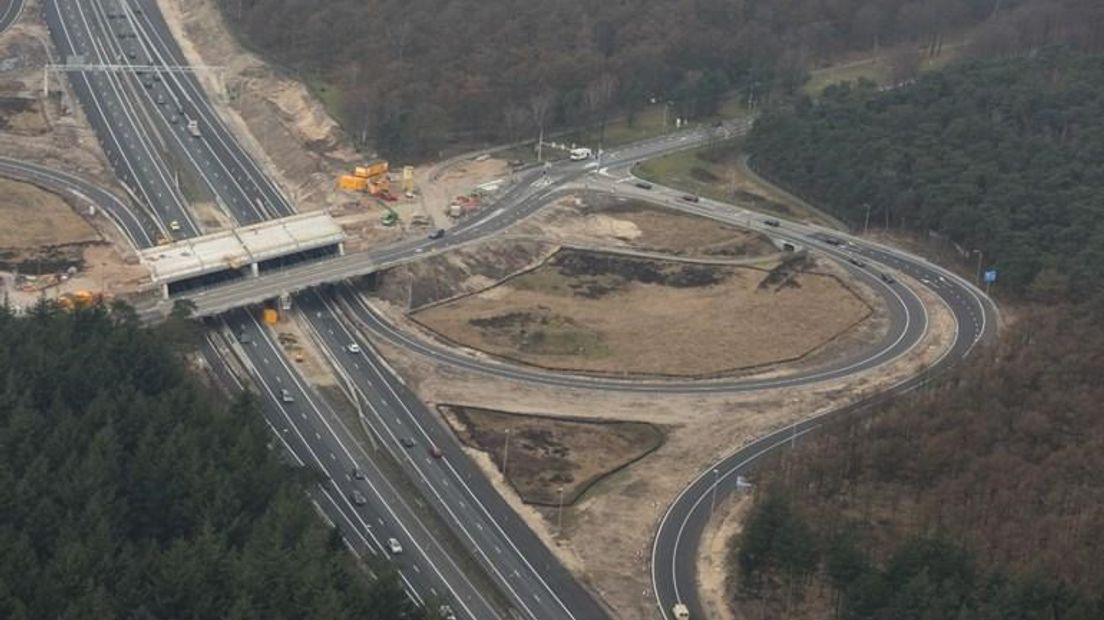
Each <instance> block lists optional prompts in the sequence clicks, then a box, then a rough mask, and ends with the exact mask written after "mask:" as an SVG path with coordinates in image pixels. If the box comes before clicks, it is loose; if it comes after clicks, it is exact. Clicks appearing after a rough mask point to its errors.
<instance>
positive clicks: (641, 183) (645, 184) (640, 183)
mask: <svg viewBox="0 0 1104 620" xmlns="http://www.w3.org/2000/svg"><path fill="white" fill-rule="evenodd" d="M634 185H636V186H637V187H639V188H640V189H652V184H651V183H649V182H647V181H637V182H636V183H634Z"/></svg>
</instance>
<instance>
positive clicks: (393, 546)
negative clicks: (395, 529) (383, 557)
mask: <svg viewBox="0 0 1104 620" xmlns="http://www.w3.org/2000/svg"><path fill="white" fill-rule="evenodd" d="M387 548H388V549H390V550H391V555H399V554H400V553H402V545H401V544H399V541H398V539H396V538H388V539H387Z"/></svg>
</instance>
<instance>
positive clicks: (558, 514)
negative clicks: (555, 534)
mask: <svg viewBox="0 0 1104 620" xmlns="http://www.w3.org/2000/svg"><path fill="white" fill-rule="evenodd" d="M563 492H564V488H563V486H561V487H560V507H559V510H557V511H556V529H557V530H559V531H560V533H559V535H560V536H563Z"/></svg>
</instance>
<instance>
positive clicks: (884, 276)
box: [881, 273, 897, 284]
mask: <svg viewBox="0 0 1104 620" xmlns="http://www.w3.org/2000/svg"><path fill="white" fill-rule="evenodd" d="M881 277H882V282H885V283H886V284H893V283H894V282H896V281H897V280H895V279H894V278H893V276H891V275H889V274H888V273H883V274H881Z"/></svg>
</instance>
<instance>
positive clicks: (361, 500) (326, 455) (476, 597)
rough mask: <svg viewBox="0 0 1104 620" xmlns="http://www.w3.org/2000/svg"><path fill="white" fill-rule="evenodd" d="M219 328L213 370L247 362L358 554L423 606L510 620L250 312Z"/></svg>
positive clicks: (275, 423)
mask: <svg viewBox="0 0 1104 620" xmlns="http://www.w3.org/2000/svg"><path fill="white" fill-rule="evenodd" d="M214 327H215V329H212V330H211V331H209V332H208V340H207V343H206V346H205V349H204V350H205V352H208V353H210V355H208V359H209V360H210V361H211V364H212V366H213V367H220V371H219V372H221V373H226V372H227V371H226V367H225V365H224V364H222V363H221V360H222V359H223V358H224V357H225V356H226V355H230V354H232V353H233V354H235V355H236V357H238V358H240V359H242V360H244V362H245V364H246V365H247V366H248V370H249V371H250V375H251V376H252V378H253V381H254V386H255V388H256V390H257V391H258V392H259V394H260V398H261V400H262V402H263V404H264V412H265V417H266V419H267V421H268V424H269V425H270V427H271V429H272V431H273V433H274V434H275V435H276V436H277V437H278V438H279V440H280V442H281V443H282V444H283V446H284V447H285V448H286V449H287V450H288V452H289V453H290V454H292V455H294V459H295V461H296V463H297V464H299V465H301V466H303V467H307V468H309V469H311V470H313V471H316V472H319V473H320V474H321V478H322V480H321V482H320V484H319V486H318V488H316V489H314V490H313V494H314V496H315V499H316V502H317V504H318V506H319V509H320V511H321V512H322V513H323V514H325V515H326V517H327V518H328V519H329V520H330V522H331V523H333V524H334V525H335V526H336V527H338V528H339V530H340V531H341V532H342V534H343V536H344V538H345V539H346V541H348V544H349V546H350V548H351V549H352V550H353V551H354V552H355V553H357V554H358V555H361V556H365V555H367V556H374V557H377V558H385V559H388V560H390V561H392V562H394V563H395V564H396V565H397V567H398V569H399V576H400V578H401V579H402V581H403V583H404V585H405V586H406V589H407V591H408V592H409V593H410V594H411V597H412V599H413V600H415V601H416V602H418V603H419V604H421V603H423V602H425V601H427V600H432V601H436V602H438V603H443V604H448V605H450V606H451V607H452V608H453V609H454V610H455V611H456V613H457V614H459V615H460V617H465V618H503V617H506V618H508V616H503V614H502V612H501V611H500V610H499V609H498V608H497V607H496V606H495V605H494V604H493V603H492V602H491V600H489V599H488V597H486V596H485V595H484V594H483V593H482V592H481V591H480V590H479V588H477V587H476V586H475V585H474V584H473V583H472V581H471V580H470V579H469V576H468V575H467V574H466V573H465V570H464V569H463V568H462V567H460V566H458V565H457V563H456V562H455V561H454V560H453V558H452V557H451V556H450V554H449V553H448V552H447V551H446V550H445V549H444V547H443V546H442V545H441V544H440V543H439V542H438V540H437V537H436V536H435V535H434V533H433V532H431V530H430V528H429V527H428V526H427V525H426V523H425V522H424V520H423V519H422V518H421V517H420V516H419V515H418V511H417V510H416V508H415V504H416V503H418V502H419V501H421V500H420V498H418V497H417V496H412V495H411V494H410V493H409V491H408V490H405V489H400V488H397V487H396V485H394V484H393V483H392V482H391V481H390V480H389V479H388V476H387V475H386V474H385V473H384V472H383V471H382V470H381V468H380V466H379V464H378V461H379V459H380V455H379V454H372V453H370V452H369V451H368V449H366V447H365V446H363V445H361V444H360V443H359V442H358V441H357V439H356V438H355V437H354V434H353V432H352V431H351V430H350V429H349V428H348V427H347V426H346V424H345V422H344V421H343V419H342V418H341V417H340V416H338V414H337V413H336V412H335V411H334V410H333V409H332V408H331V407H330V405H329V403H328V402H327V400H326V398H324V397H323V396H322V395H321V394H319V393H318V391H317V390H316V388H315V387H314V386H312V385H310V384H309V383H307V382H306V380H304V379H303V378H302V377H301V376H300V374H299V373H298V371H297V370H296V369H295V368H294V367H293V365H292V363H291V362H290V361H288V359H287V357H286V356H285V354H284V352H283V350H282V349H281V347H280V345H279V344H278V343H276V342H275V341H274V340H273V338H272V333H271V331H270V330H268V329H267V328H265V327H263V326H262V325H261V324H260V323H259V322H258V321H257V319H256V317H255V316H254V315H253V314H252V313H250V312H248V311H244V310H239V311H235V312H232V313H229V314H227V315H226V316H224V317H222V318H221V319H220V320H218V321H216V322H215V323H214ZM230 349H234V351H231V350H230ZM235 383H236V380H235ZM238 389H241V388H240V386H239V388H238ZM375 406H376V405H370V408H373V409H374V408H375ZM375 445H376V446H377V449H379V450H384V451H385V452H387V453H388V454H389V455H390V457H391V458H395V457H401V456H403V455H402V453H401V452H399V451H397V450H396V449H395V447H394V444H392V443H388V444H384V443H383V442H382V441H377V442H376V443H375ZM435 463H437V461H435ZM358 494H359V497H358V496H357V495H358ZM389 539H394V540H396V541H397V542H398V543H399V545H400V546H401V548H402V549H401V551H399V552H394V551H392V550H391V548H390V547H389V545H388V541H389Z"/></svg>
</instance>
